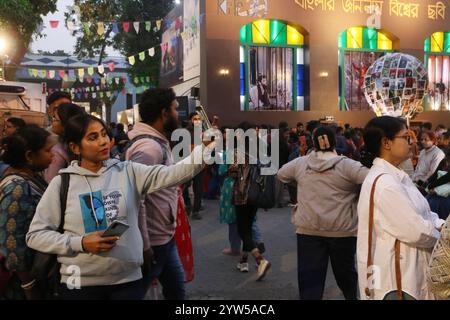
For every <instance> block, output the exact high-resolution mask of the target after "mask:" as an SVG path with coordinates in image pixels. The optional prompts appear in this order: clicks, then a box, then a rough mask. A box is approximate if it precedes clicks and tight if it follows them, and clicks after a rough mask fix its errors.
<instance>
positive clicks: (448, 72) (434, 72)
mask: <svg viewBox="0 0 450 320" xmlns="http://www.w3.org/2000/svg"><path fill="white" fill-rule="evenodd" d="M428 79H429V82H430V83H429V86H428V108H429V109H430V110H433V111H448V110H450V91H449V87H450V56H430V57H429V58H428ZM421 85H423V84H421V83H419V86H421Z"/></svg>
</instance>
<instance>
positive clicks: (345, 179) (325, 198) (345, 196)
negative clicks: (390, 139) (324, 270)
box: [278, 151, 369, 237]
mask: <svg viewBox="0 0 450 320" xmlns="http://www.w3.org/2000/svg"><path fill="white" fill-rule="evenodd" d="M368 172H369V169H367V168H366V167H364V166H363V165H362V164H361V163H359V162H356V161H354V160H351V159H348V158H347V157H343V156H338V155H337V154H336V153H334V152H315V151H314V152H311V153H310V154H309V155H307V156H304V157H300V158H297V159H295V160H293V161H291V162H289V163H287V164H286V165H284V166H283V167H282V168H281V169H280V170H279V171H278V179H280V180H281V181H282V182H284V183H290V182H296V183H297V201H298V204H297V207H296V208H295V212H294V217H293V222H294V224H295V225H296V226H297V233H298V234H305V235H313V236H323V237H352V236H356V233H357V226H358V214H357V210H356V206H357V204H358V198H359V189H360V186H361V184H362V183H363V181H364V179H365V177H366V175H367V173H368Z"/></svg>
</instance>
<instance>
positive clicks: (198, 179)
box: [192, 171, 203, 212]
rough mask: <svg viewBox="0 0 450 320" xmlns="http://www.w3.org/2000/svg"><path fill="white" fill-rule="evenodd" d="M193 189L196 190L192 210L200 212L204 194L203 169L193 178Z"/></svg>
mask: <svg viewBox="0 0 450 320" xmlns="http://www.w3.org/2000/svg"><path fill="white" fill-rule="evenodd" d="M192 189H193V191H194V208H193V210H192V211H193V212H199V211H200V206H201V204H202V196H203V171H201V172H200V173H199V174H198V175H196V176H195V177H194V179H192Z"/></svg>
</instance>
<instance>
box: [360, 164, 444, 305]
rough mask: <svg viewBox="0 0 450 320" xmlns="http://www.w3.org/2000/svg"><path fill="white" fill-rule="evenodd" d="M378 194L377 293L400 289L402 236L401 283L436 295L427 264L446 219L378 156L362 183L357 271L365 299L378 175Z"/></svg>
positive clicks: (413, 291)
mask: <svg viewBox="0 0 450 320" xmlns="http://www.w3.org/2000/svg"><path fill="white" fill-rule="evenodd" d="M382 173H385V175H383V176H382V177H381V178H380V179H379V180H378V182H377V186H376V189H375V195H374V204H375V206H374V234H373V242H372V243H373V244H372V245H373V248H372V255H373V265H374V267H375V268H374V270H375V271H376V275H374V277H373V279H374V280H375V281H374V288H373V289H374V290H373V293H372V298H374V299H376V300H381V299H383V297H384V296H385V295H386V294H387V293H389V292H391V291H394V290H396V289H397V284H396V278H395V250H394V244H395V240H396V239H398V240H400V242H401V244H400V259H401V260H400V269H401V274H402V289H403V291H404V292H406V293H408V294H409V295H411V296H413V297H414V298H416V299H434V295H433V294H432V293H431V292H430V291H429V289H428V287H427V281H426V269H427V266H428V262H429V260H430V256H431V251H432V249H433V246H434V244H435V243H436V241H437V239H438V238H439V231H438V230H437V229H436V228H438V227H441V226H442V224H443V223H444V221H443V220H441V219H439V218H438V216H437V214H435V213H434V212H431V210H430V206H429V205H428V202H427V200H426V199H425V198H424V197H423V196H422V194H421V193H420V192H419V190H418V189H417V188H416V187H415V185H414V184H413V182H412V180H411V179H410V178H409V176H408V175H407V174H406V173H405V172H403V171H401V170H399V169H398V168H396V167H394V166H393V165H391V164H390V163H389V162H387V161H385V160H383V159H380V158H377V159H375V161H374V164H373V167H372V168H371V169H370V171H369V174H368V175H367V177H366V179H365V180H364V183H363V185H362V188H361V195H360V198H359V202H358V218H359V221H358V243H357V258H358V277H359V286H360V291H361V299H366V295H365V288H366V283H367V253H368V230H369V203H370V191H371V189H372V185H373V182H374V180H375V178H376V177H377V176H379V175H380V174H382Z"/></svg>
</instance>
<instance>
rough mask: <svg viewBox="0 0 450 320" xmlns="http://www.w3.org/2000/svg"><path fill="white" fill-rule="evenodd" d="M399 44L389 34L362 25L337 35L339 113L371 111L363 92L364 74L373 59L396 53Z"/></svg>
mask: <svg viewBox="0 0 450 320" xmlns="http://www.w3.org/2000/svg"><path fill="white" fill-rule="evenodd" d="M399 43H400V42H399V40H398V38H397V37H396V36H394V35H393V34H392V33H389V32H387V31H384V30H379V29H373V28H367V27H361V26H358V27H351V28H348V29H347V30H345V31H343V32H341V33H340V34H339V38H338V48H339V108H340V110H341V111H366V110H370V106H369V104H368V103H367V101H366V100H365V97H364V93H363V91H362V88H363V84H364V82H363V81H364V75H365V73H366V71H367V69H368V68H369V66H370V65H371V64H372V63H373V62H374V61H375V60H376V59H378V58H379V57H381V56H382V55H384V54H386V53H389V52H394V51H397V50H399ZM387 76H388V77H389V75H387Z"/></svg>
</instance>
